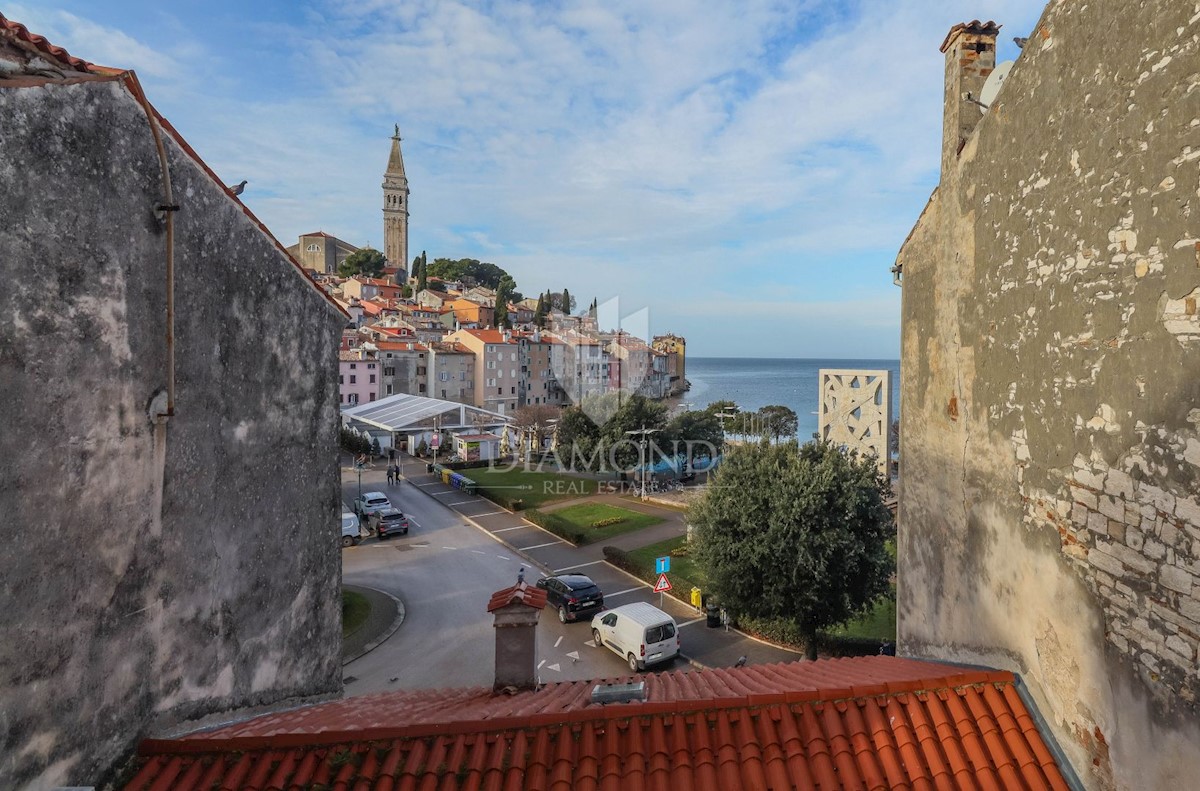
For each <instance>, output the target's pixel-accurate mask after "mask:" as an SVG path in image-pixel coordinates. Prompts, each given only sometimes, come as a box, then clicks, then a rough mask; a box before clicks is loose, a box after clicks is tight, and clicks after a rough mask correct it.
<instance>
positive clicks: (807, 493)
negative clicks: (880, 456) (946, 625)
mask: <svg viewBox="0 0 1200 791" xmlns="http://www.w3.org/2000/svg"><path fill="white" fill-rule="evenodd" d="M713 483H714V485H713V486H710V487H709V488H708V489H707V491H706V492H705V493H704V495H703V496H702V497H701V498H700V499H699V500H697V501H696V502H695V503H694V504H693V505H692V506H691V507H690V508H689V510H688V516H689V521H690V522H691V523H692V524H693V525H694V526H695V528H696V536H697V541H696V544H697V546H696V551H695V556H696V560H697V562H698V563H700V565H701V567H702V568H703V569H704V570H705V574H706V575H707V578H708V580H709V583H710V585H711V586H712V590H713V592H714V593H715V594H716V595H717V596H718V598H719V599H720V601H721V603H722V604H723V605H724V606H726V607H727V608H729V609H730V610H731V611H732V612H734V613H736V614H738V615H741V616H749V617H754V618H767V619H785V620H789V621H792V622H793V623H795V625H796V626H797V628H798V629H799V631H800V633H801V635H803V637H804V641H805V644H806V648H807V651H808V655H809V658H811V659H815V658H816V641H815V637H816V634H817V631H818V630H821V629H825V628H828V627H830V626H834V625H836V624H840V623H844V622H845V621H847V620H849V619H850V618H852V617H854V616H856V615H858V614H860V613H862V612H864V611H866V609H867V608H868V607H870V606H871V605H872V604H873V603H874V602H875V601H876V599H878V598H879V597H880V596H882V595H883V594H885V593H886V592H887V591H888V578H889V576H890V575H891V573H892V571H893V567H894V564H893V562H892V560H891V557H890V556H889V554H888V552H887V550H886V547H885V542H886V540H887V538H888V537H889V536H890V535H891V534H892V519H891V514H890V513H889V512H888V510H887V508H886V507H885V506H884V504H883V497H882V495H881V493H880V492H881V485H882V483H883V482H882V480H881V479H880V477H879V476H878V474H877V472H876V467H875V463H874V461H873V460H871V459H863V458H860V457H858V456H857V454H846V453H843V452H842V451H841V450H839V449H838V448H836V447H834V446H833V445H831V444H829V443H824V442H813V443H808V444H806V445H803V446H800V445H798V444H797V443H795V442H786V443H783V444H780V445H770V444H768V443H766V442H763V443H759V444H755V445H747V446H744V447H741V448H736V449H734V450H733V451H731V452H729V453H727V454H726V455H725V459H724V463H723V464H722V466H721V468H720V470H718V471H717V473H716V474H715V479H714V481H713Z"/></svg>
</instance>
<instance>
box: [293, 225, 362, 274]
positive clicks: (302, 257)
mask: <svg viewBox="0 0 1200 791" xmlns="http://www.w3.org/2000/svg"><path fill="white" fill-rule="evenodd" d="M357 250H358V248H357V247H355V246H354V245H352V244H350V243H349V242H344V241H342V240H341V239H339V238H337V237H336V236H333V235H331V234H327V233H325V232H324V231H315V232H313V233H306V234H302V235H301V236H300V241H298V242H297V243H296V244H294V245H292V246H291V247H289V248H288V249H287V251H288V253H290V254H291V256H292V258H295V259H296V260H297V261H299V262H300V266H302V267H304V268H305V269H311V270H312V271H313V272H317V273H319V274H323V275H328V274H333V273H335V272H337V270H338V267H339V266H341V265H342V262H343V261H345V260H346V258H347V256H349V255H350V254H351V253H353V252H356V251H357Z"/></svg>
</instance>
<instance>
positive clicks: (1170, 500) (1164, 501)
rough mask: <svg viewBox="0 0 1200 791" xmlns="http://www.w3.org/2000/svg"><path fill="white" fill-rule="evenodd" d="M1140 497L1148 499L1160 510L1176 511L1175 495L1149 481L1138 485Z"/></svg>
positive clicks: (1170, 512)
mask: <svg viewBox="0 0 1200 791" xmlns="http://www.w3.org/2000/svg"><path fill="white" fill-rule="evenodd" d="M1138 498H1139V499H1141V500H1146V501H1148V502H1149V503H1150V504H1151V505H1153V506H1154V507H1155V508H1157V509H1158V510H1159V511H1165V512H1167V513H1168V514H1172V513H1175V495H1173V494H1171V493H1170V492H1167V491H1164V490H1162V489H1160V488H1158V487H1157V486H1151V485H1150V484H1148V483H1143V484H1141V485H1140V486H1138Z"/></svg>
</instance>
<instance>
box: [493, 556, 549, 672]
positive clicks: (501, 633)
mask: <svg viewBox="0 0 1200 791" xmlns="http://www.w3.org/2000/svg"><path fill="white" fill-rule="evenodd" d="M545 606H546V592H545V591H544V590H542V589H541V588H537V587H534V586H532V585H529V584H528V583H526V582H525V569H524V568H522V569H521V571H520V573H519V574H518V575H517V584H516V585H514V586H512V587H511V588H505V589H504V590H502V591H496V592H495V593H493V594H492V598H491V601H489V602H488V612H490V613H492V614H493V615H494V616H495V621H494V622H493V623H492V626H493V627H495V629H496V682H495V683H494V684H493V685H492V691H493V692H517V691H520V690H528V689H537V622H538V612H539V611H540V610H541V609H542V608H543V607H545Z"/></svg>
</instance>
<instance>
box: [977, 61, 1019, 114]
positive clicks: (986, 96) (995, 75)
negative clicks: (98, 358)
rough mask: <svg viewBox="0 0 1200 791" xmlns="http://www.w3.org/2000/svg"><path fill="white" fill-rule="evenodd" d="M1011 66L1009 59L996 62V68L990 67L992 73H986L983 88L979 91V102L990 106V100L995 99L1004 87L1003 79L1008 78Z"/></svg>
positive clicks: (1011, 62)
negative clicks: (986, 76)
mask: <svg viewBox="0 0 1200 791" xmlns="http://www.w3.org/2000/svg"><path fill="white" fill-rule="evenodd" d="M1012 67H1013V61H1011V60H1006V61H1004V62H1003V63H997V64H996V68H994V69H992V73H991V74H989V75H988V78H987V82H985V83H984V84H983V89H982V90H980V91H979V101H980V103H981V104H984V105H987V106H988V107H990V106H991V104H992V102H994V101H995V100H996V95H997V94H999V93H1000V89H1001V88H1003V87H1004V81H1005V80H1007V79H1008V73H1009V72H1010V71H1012ZM980 109H981V110H982V109H984V108H982V107H981V108H980Z"/></svg>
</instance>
